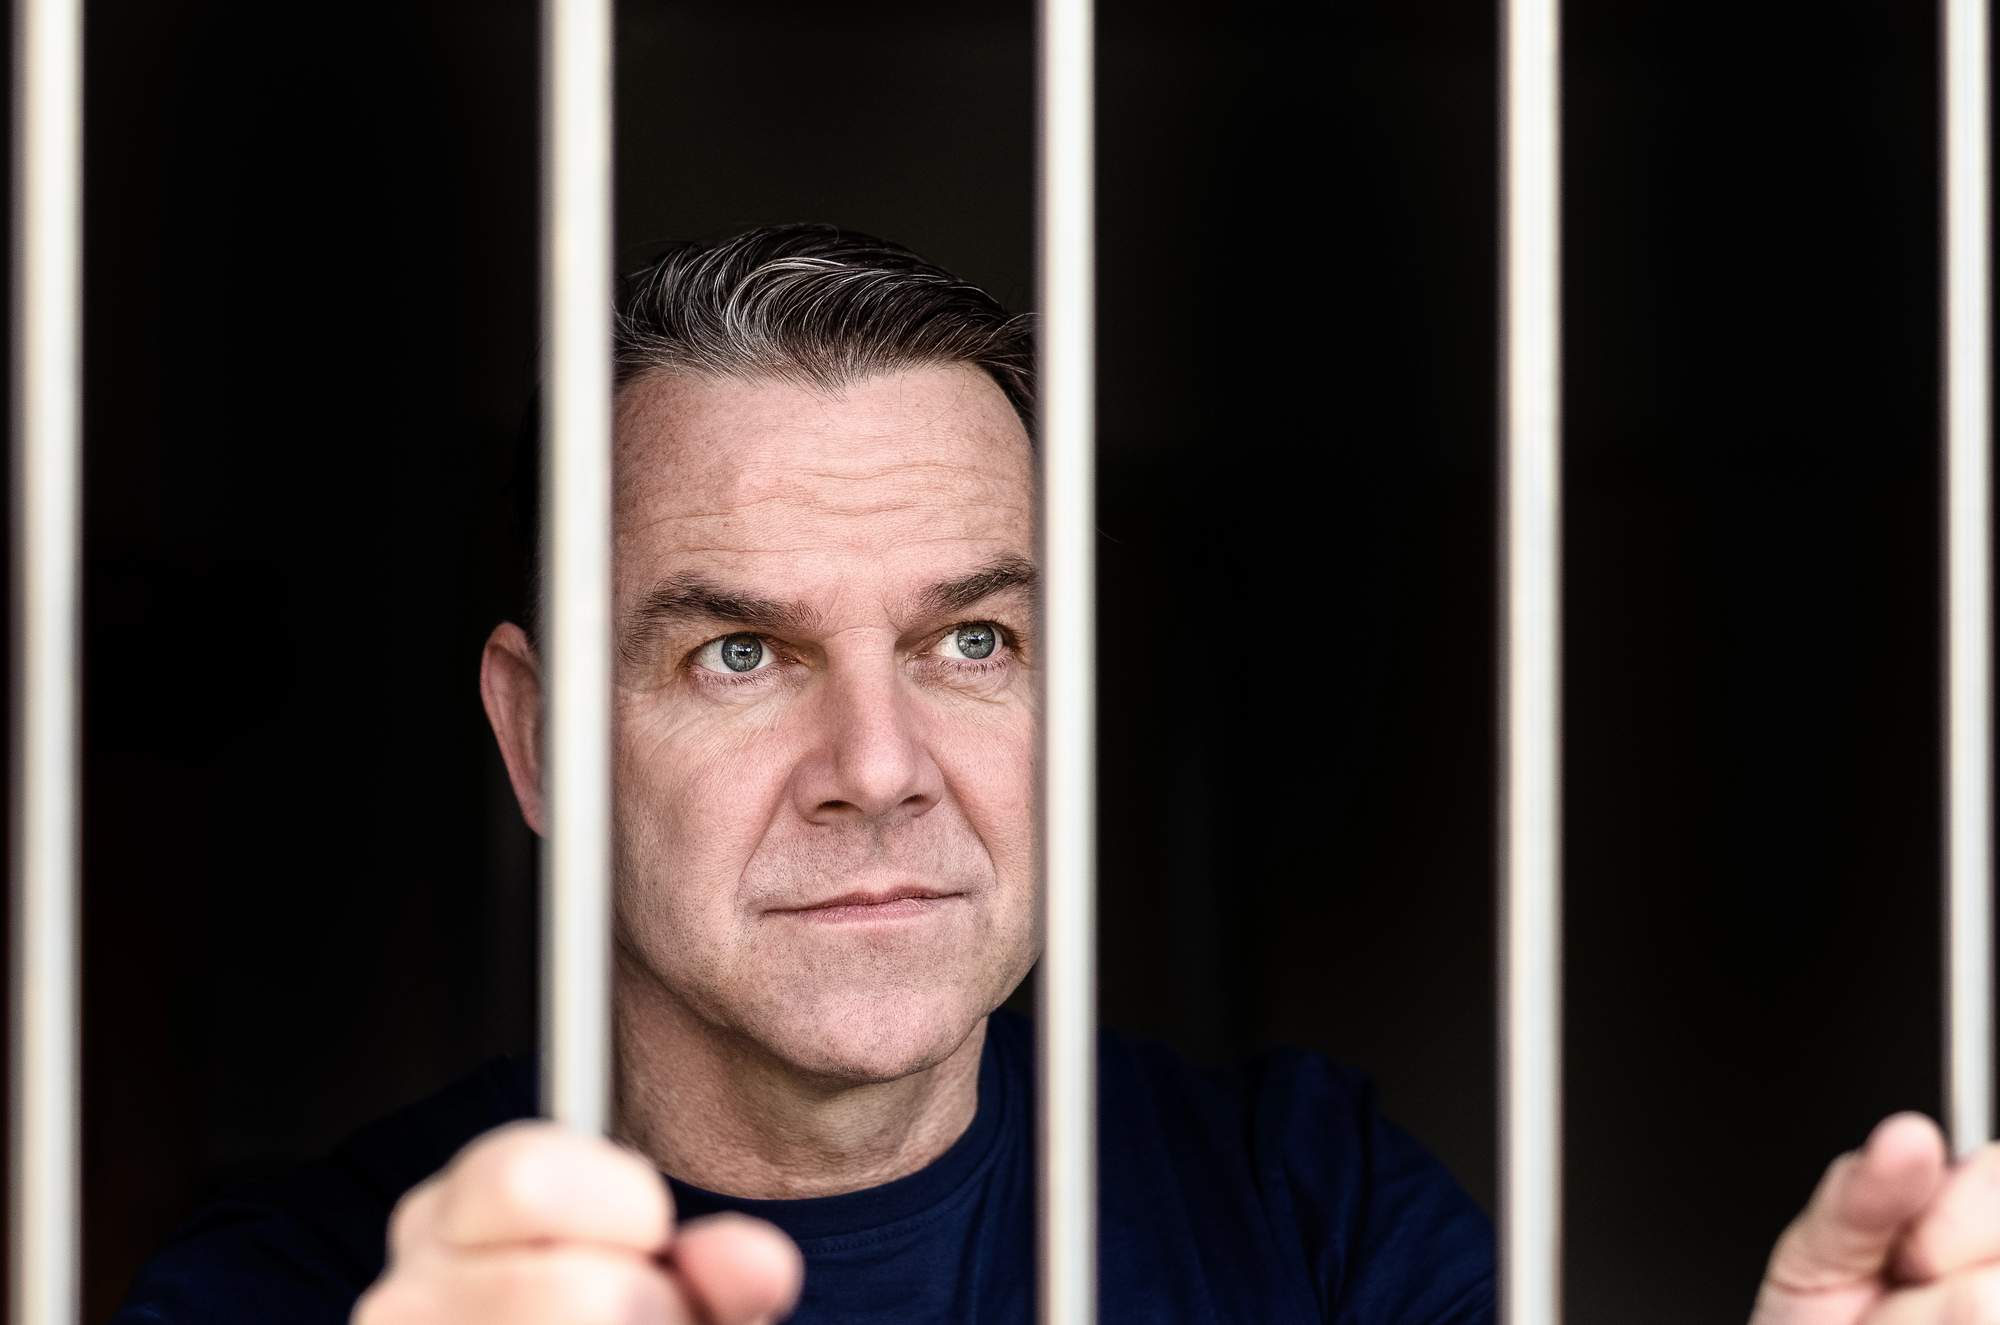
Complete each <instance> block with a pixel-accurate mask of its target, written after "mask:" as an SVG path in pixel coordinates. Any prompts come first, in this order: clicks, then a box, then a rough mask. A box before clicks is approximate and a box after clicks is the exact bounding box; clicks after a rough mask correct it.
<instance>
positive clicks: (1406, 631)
mask: <svg viewBox="0 0 2000 1325" xmlns="http://www.w3.org/2000/svg"><path fill="white" fill-rule="evenodd" d="M1567 10H1568V14H1567V17H1568V23H1569V27H1568V33H1567V41H1568V91H1567V96H1568V103H1567V132H1568V143H1567V157H1568V162H1567V164H1568V170H1569V193H1568V204H1567V219H1566V223H1567V226H1568V236H1569V267H1568V309H1567V317H1568V352H1569V391H1568V408H1569V439H1568V441H1569V448H1568V464H1569V470H1568V493H1569V503H1570V505H1569V511H1570V515H1569V525H1568V535H1567V536H1568V590H1569V595H1570V597H1569V614H1570V615H1569V641H1568V668H1569V671H1568V682H1569V690H1568V714H1567V719H1568V723H1569V749H1568V760H1569V765H1568V792H1569V830H1568V851H1569V880H1568V887H1569V912H1568V923H1569V944H1570V963H1569V987H1568V1015H1569V1030H1568V1050H1567V1052H1568V1055H1569V1058H1568V1084H1569V1099H1568V1141H1569V1170H1568V1172H1569V1185H1568V1196H1569V1214H1570V1219H1569V1293H1570V1308H1571V1312H1572V1319H1574V1320H1577V1321H1579V1322H1591V1321H1609V1320H1618V1321H1628V1322H1652V1321H1662V1322H1664V1321H1687V1320H1718V1321H1721V1320H1730V1319H1736V1318H1740V1317H1741V1316H1742V1314H1743V1313H1744V1311H1745V1310H1746V1309H1747V1306H1748V1302H1749V1296H1750V1293H1751V1291H1752V1289H1753V1287H1754V1284H1755V1280H1756V1276H1757V1271H1758V1268H1759V1266H1760V1264H1761V1261H1762V1258H1763V1256H1764V1254H1765V1252H1766V1250H1767V1249H1768V1246H1769V1243H1770V1239H1771V1238H1772V1237H1773V1236H1774V1235H1775V1233H1776V1231H1777V1229H1778V1228H1779V1227H1780V1225H1781V1224H1782V1223H1783V1222H1784V1220H1785V1219H1786V1218H1788V1217H1789V1215H1790V1213H1791V1212H1792V1211H1793V1210H1794V1209H1795V1208H1796V1207H1797V1205H1798V1204H1799V1203H1800V1201H1801V1200H1802V1199H1803V1198H1804V1196H1805V1194H1806V1192H1807V1190H1808V1189H1809V1187H1810V1185H1811V1182H1812V1180H1813V1178H1814V1177H1815V1175H1816V1173H1817V1172H1818V1170H1819V1168H1820V1166H1821V1165H1822V1164H1823V1163H1824V1162H1825V1161H1826V1159H1827V1158H1828V1157H1830V1156H1831V1155H1832V1154H1833V1153H1834V1152H1835V1151H1836V1150H1838V1149H1841V1148H1844V1147H1847V1146H1850V1145H1852V1144H1854V1143H1855V1142H1857V1141H1858V1140H1859V1139H1860V1137H1861V1136H1862V1135H1863V1134H1864V1132H1865V1130H1866V1128H1867V1127H1868V1125H1869V1124H1870V1123H1871V1122H1872V1121H1873V1120H1874V1119H1875V1118H1877V1117H1879V1116H1880V1115H1881V1114H1883V1113H1885V1112H1887V1111H1889V1110H1891V1109H1894V1108H1899V1107H1917V1108H1924V1109H1932V1110H1934V1109H1935V1108H1936V1105H1937V1096H1938V1090H1937V1075H1938V1053H1937V1038H1938V1025H1937V1012H1936V1002H1937V998H1936V990H1937V962H1936V955H1935V946H1936V941H1935V927H1936V920H1937V903H1936V872H1937V846H1936V838H1937V825H1936V817H1937V812H1936V793H1937V773H1936V763H1937V750H1936V740H1935V734H1934V727H1935V714H1936V704H1937V686H1936V667H1937V649H1936V632H1937V620H1936V616H1937V614H1936V587H1937V586H1936V533H1937V531H1936V496H1935V480H1936V462H1935V440H1934V435H1935V420H1936V339H1937V338H1936V329H1935V324H1936V319H1937V309H1936V299H1935V293H1934V285H1935V263H1936V237H1935V230H1936V224H1937V211H1936V185H1935V180H1934V168H1933V162H1934V157H1935V148H1936V133H1935V123H1934V120H1935V109H1934V108H1935V96H1936V86H1935V77H1934V72H1933V63H1934V56H1933V48H1934V40H1935V31H1934V20H1933V16H1932V7H1931V6H1929V5H1926V4H1916V3H1908V2H1907V0H1903V2H1900V3H1891V2H1890V0H1818V2H1817V3H1813V4H1806V3H1803V2H1802V0H1735V2H1734V3H1730V4H1720V3H1714V2H1713V0H1682V2H1681V3H1673V4H1670V3H1667V0H1572V2H1571V3H1570V4H1569V5H1568V6H1567ZM534 38H535V27H534V12H533V9H532V6H531V5H530V4H528V3H525V2H523V0H477V3H474V2H473V0H411V2H407V3H396V4H388V3H381V2H380V0H357V3H352V4H349V5H346V6H341V7H337V8H327V7H324V6H280V5H252V4H248V3H235V4H229V3H203V2H201V0H95V2H94V3H92V4H91V5H90V7H89V43H90V45H89V119H88V131H89V147H90V160H89V173H88V188H89V209H88V214H89V222H88V223H89V243H88V256H89V278H88V289H89V295H88V297H89V309H88V313H89V330H88V350H89V367H88V392H89V396H88V435H89V447H90V451H89V461H88V465H89V475H88V476H89V493H88V540H89V564H88V591H89V606H88V650H89V652H88V676H87V685H88V696H89V698H88V716H87V723H88V759H89V780H88V805H87V838H88V851H87V857H88V860H87V872H88V880H87V888H88V894H87V913H88V915H87V929H88V933H87V945H86V966H87V981H88V989H87V1006H86V1018H87V1031H88V1043H87V1050H86V1088H87V1098H88V1103H87V1112H86V1185H87V1194H86V1206H87V1225H88V1243H89V1246H88V1266H87V1268H88V1276H87V1277H88V1318H89V1319H91V1320H102V1319H104V1318H105V1317H106V1316H108V1314H109V1313H110V1310H111V1309H112V1307H113V1305H114V1304H115V1302H116V1299H117V1298H118V1296H119V1295H120V1294H121V1293H122V1291H123V1287H124V1284H125V1282H126V1281H127V1280H128V1279H129V1277H130V1275H131V1273H132V1271H133V1269H134V1268H135V1267H136V1265H137V1263H138V1261H139V1259H141V1258H142V1257H143V1256H144V1254H145V1251H146V1249H147V1248H148V1247H149V1246H150V1245H151V1244H152V1243H153V1242H154V1241H156V1240H157V1239H158V1238H159V1236H161V1234H162V1233H163V1232H164V1231H165V1230H166V1229H167V1228H168V1227H170V1226H171V1224H172V1223H173V1222H174V1221H175V1220H177V1219H178V1218H179V1217H180V1216H181V1215H182V1214H183V1213H185V1211H186V1210H187V1209H188V1208H189V1207H190V1205H191V1204H192V1203H193V1202H194V1201H196V1200H197V1199H198V1198H200V1197H201V1196H202V1195H204V1194H205V1193H208V1192H210V1191H212V1190H214V1189H215V1188H216V1186H217V1185H218V1184H220V1183H223V1182H225V1181H227V1180H229V1179H231V1178H233V1177H237V1176H241V1175H245V1174H254V1173H263V1172H270V1171H274V1170H278V1169H282V1168H283V1167H284V1166H285V1165H286V1164H287V1163H289V1162H292V1161H294V1160H296V1159H298V1158H300V1157H303V1156H306V1155H309V1154H312V1153H315V1152H317V1151H319V1150H320V1149H322V1148H323V1147H325V1146H326V1145H327V1144H329V1143H330V1142H331V1141H333V1140H335V1139H336V1138H337V1137H338V1136H340V1135H341V1134H342V1133H343V1132H344V1131H346V1130H347V1129H349V1128H351V1127H352V1126H354V1125H356V1124H358V1123H359V1122H361V1121H363V1120H365V1119H367V1118H369V1117H371V1116H374V1115H376V1114H378V1113H380V1112H382V1111H385V1110H387V1109H389V1108H391V1107H394V1106H395V1105H397V1104H399V1103H401V1102H403V1101H406V1100H408V1099H410V1098H413V1097H414V1096H416V1095H418V1094H421V1093H423V1092H425V1091H427V1090H429V1089H431V1088H434V1087H435V1086H437V1085H439V1084H441V1083H443V1082H444V1081H446V1080H448V1079H450V1078H451V1077H453V1076H455V1075H457V1074H459V1073H462V1072H464V1071H466V1070H468V1069H469V1068H471V1067H472V1066H474V1065H475V1064H477V1063H479V1062H480V1061H482V1060H484V1059H485V1058H487V1057H489V1056H491V1055H493V1054H496V1053H500V1052H504V1051H508V1050H513V1049H518V1048H524V1047H527V1046H528V1045H529V1044H531V1043H532V1040H533V1033H534V1028H533V1017H534V998H533V963H534V903H533V887H534V883H533V851H532V846H531V842H530V839H529V837H528V834H527V832H526V830H525V829H524V828H523V827H522V826H521V824H520V821H519V818H518V815H517V813H516V812H515V810H514V808H513V806H512V803H511V798H510V796H509V794H508V792H507V789H506V786H505V781H504V778H503V776H502V775H501V772H500V770H499V766H498V760H497V757H496V756H495V755H494V753H493V750H492V747H491V740H490V737H489V736H488V735H487V734H486V732H485V729H484V723H483V719H482V716H481V714H480V712H479V708H478V702H477V697H476V693H475V675H476V668H477V659H478V649H479V644H480V641H481V639H482V638H483V636H484V634H485V632H486V630H487V629H488V628H489V627H490V626H491V624H492V623H493V622H494V621H495V620H497V619H498V618H499V616H500V615H501V614H503V613H504V612H506V611H508V610H509V606H510V603H511V599H512V594H513V592H514V589H513V584H514V578H513V577H514V572H515V571H516V570H517V569H518V567H517V565H516V560H517V558H516V556H515V554H514V553H513V551H511V550H510V546H509V544H508V541H507V537H506V530H505V528H504V523H503V521H502V520H501V519H500V518H499V517H498V516H497V514H496V512H497V511H500V510H502V509H504V506H505V500H504V498H505V488H506V485H507V483H508V480H509V476H510V469H511V465H512V463H513V440H514V437H515V435H516V430H517V427H518V423H519V419H520V416H521V412H522V410H523V408H524V406H525V403H526V401H527V397H528V393H529V390H530V388H531V386H532V381H533V371H534V356H535V324H534V291H535V275H534V272H535V248H534V218H535V199H534V190H535V175H534V160H535V136H534V135H535V72H536V70H535V52H534ZM1100 41H1101V51H1100V60H1099V68H1100V114H1101V118H1102V134H1101V139H1100V163H1101V164H1100V173H1101V189H1102V198H1101V242H1102V255H1101V263H1102V290H1101V294H1102V301H1103V305H1102V371H1103V397H1102V475H1101V484H1102V494H1103V495H1102V500H1101V514H1100V523H1101V526H1102V529H1103V535H1104V537H1103V541H1102V545H1101V549H1100V553H1101V557H1102V589H1103V609H1102V610H1103V617H1102V630H1103V633H1102V644H1101V651H1102V657H1103V665H1102V667H1103V670H1102V691H1103V706H1104V711H1103V778H1104V788H1105V792H1104V806H1103V810H1104V858H1103V865H1104V871H1103V872H1104V879H1103V889H1104V892H1103V934H1104V939H1103V995H1102V998H1103V1010H1104V1015H1105V1018H1106V1020H1107V1021H1108V1022H1110V1023H1111V1024H1113V1025H1115V1026H1118V1027H1120V1028H1122V1029H1126V1030H1128V1031H1132V1032H1135V1033H1140V1034H1147V1035H1156V1036H1163V1037H1166V1038H1168V1039H1171V1040H1173V1041H1175V1042H1176V1043H1178V1044H1179V1045H1181V1046H1182V1048H1183V1049H1184V1050H1185V1051H1186V1052H1188V1053H1189V1054H1191V1055H1192V1056H1194V1057H1197V1058H1200V1059H1203V1060H1210V1061H1221V1060H1227V1059H1231V1058H1235V1057H1238V1056H1240V1055H1242V1054H1244V1053H1247V1052H1250V1051H1252V1050H1254V1049H1256V1048H1257V1047H1259V1046H1262V1045H1265V1044H1269V1043H1273V1042H1277V1041H1293V1042H1300V1043H1304V1044H1307V1045H1310V1046H1312V1047H1315V1048H1320V1049H1325V1050H1327V1051H1330V1052H1332V1053H1335V1054H1336V1055H1338V1056H1340V1057H1342V1058H1344V1059H1346V1060H1347V1061H1350V1062H1353V1063H1355V1064H1356V1065H1358V1066H1361V1067H1364V1068H1366V1069H1368V1070H1370V1071H1372V1072H1373V1073H1375V1074H1376V1075H1377V1077H1378V1079H1379V1080H1380V1082H1381V1085H1382V1092H1383V1097H1384V1100H1385V1102H1386V1107H1387V1108H1388V1110H1389V1111H1390V1112H1391V1114H1392V1115H1394V1116H1396V1117H1398V1118H1400V1119H1401V1120H1403V1121H1404V1122H1405V1123H1406V1124H1408V1125H1409V1126H1410V1127H1412V1128H1413V1129H1414V1130H1415V1131H1416V1132H1417V1133H1418V1134H1419V1135H1420V1136H1421V1137H1422V1138H1423V1139H1424V1140H1426V1141H1427V1142H1428V1143H1429V1144H1431V1145H1432V1146H1433V1147H1434V1148H1435V1149H1436V1150H1437V1151H1438V1152H1439V1153H1440V1154H1442V1155H1443V1156H1444V1158H1445V1159H1446V1160H1447V1161H1448V1162H1449V1163H1450V1164H1451V1165H1452V1167H1453V1168H1454V1169H1455V1170H1456V1172H1457V1173H1458V1174H1459V1175H1460V1177H1461V1178H1462V1179H1463V1181H1464V1182H1465V1183H1466V1185H1467V1186H1468V1187H1469V1188H1470V1189H1471V1190H1472V1191H1473V1192H1474V1193H1475V1194H1477V1195H1478V1196H1479V1197H1480V1198H1481V1199H1482V1200H1486V1201H1488V1202H1489V1203H1490V1200H1491V1196H1492V1190H1493V1140H1492V1132H1493V1114H1492V1106H1491V1093H1492V1083H1493V1067H1492V1054H1493V1037H1492V1029H1491V1022H1492V1000H1491V994H1490V984H1491V976H1492V958H1491V913H1490V901H1489V897H1490V883H1491V873H1492V870H1491V865H1492V861H1491V850H1490V845H1489V836H1490V820H1491V805H1492V777H1491V766H1492V755H1493V751H1492V737H1491V732H1492V707H1491V684H1492V667H1491V657H1492V594H1493V586H1492V573H1493V562H1492V553H1491V547H1492V536H1493V529H1492V495H1491V481H1492V460H1491V455H1492V441H1493V411H1492V401H1493V351H1492V341H1493V329H1494V325H1495V302H1494V300H1495V272H1494V252H1495V244H1496V239H1495V229H1496V227H1495V210H1494V199H1495V177H1494V166H1493V161H1494V146H1495V139H1496V124H1495V118H1494V100H1495V86H1494V67H1495V50H1494V13H1493V10H1492V7H1491V6H1490V5H1489V4H1486V3H1475V2H1474V0H1343V2H1342V3H1340V4H1336V5H1332V6H1326V5H1311V6H1308V5H1303V4H1292V5H1283V4H1268V3H1256V2H1255V0H1250V2H1239V3H1236V4H1230V5H1216V4H1202V5H1195V4H1189V3H1170V2H1156V3H1147V4H1138V3H1130V2H1128V0H1110V2H1108V3H1106V4H1105V5H1104V6H1103V13H1102V19H1101V24H1100ZM619 42H620V47H619V49H620V54H619V69H618V76H619V80H620V91H619V116H620V121H619V134H620V137H619V152H618V159H619V172H620V204H619V240H620V245H621V261H623V262H624V263H625V264H626V265H628V266H629V265H634V264H636V263H638V262H639V261H642V260H643V259H644V258H645V256H646V255H647V253H648V252H649V251H650V248H649V246H650V245H652V244H655V243H657V242H658V241H661V240H666V239H673V238H681V237H689V236H716V235H721V234H726V233H729V232H731V231H732V230H735V229H738V228H741V227H743V226H747V225H751V224H755V223H760V222H768V221H779V220H794V219H811V220H826V221H832V222H836V223H838V224H841V225H845V226H850V227H854V228H858V229H864V230H869V231H874V232H876V233H880V234H883V235H886V236H889V237H891V238H895V239H898V240H901V241H903V242H906V243H908V244H911V245H912V246H914V247H916V248H918V249H919V250H920V251H922V252H924V253H926V254H927V255H929V256H931V257H932V258H933V259H935V260H936V261H938V262H940V263H943V264H944V265H946V266H948V267H951V268H953V269H954V270H956V271H958V272H959V273H960V274H962V275H964V276H967V277H969V278H971V279H973V280H976V281H978V282H980V283H982V284H985V285H986V286H988V287H989V288H990V289H992V290H993V291H994V292H995V293H996V294H998V295H1000V296H1001V297H1002V298H1004V299H1005V300H1007V301H1008V302H1009V303H1010V304H1011V305H1012V306H1014V307H1017V308H1019V307H1025V306H1027V303H1028V299H1029V292H1030V287H1031V272H1032V253H1031V205H1032V196H1031V168H1032V158H1031V132H1032V99H1031V98H1032V55H1033V47H1032V35H1031V28H1030V12H1029V7H1028V5H1027V4H1026V3H1023V2H1021V0H1007V2H1005V3H1001V2H997V0H957V2H956V3H952V4H948V5H947V4H929V5H920V4H911V3H887V2H879V0H878V2H876V3H849V4H844V5H839V6H824V5H806V4H795V3H787V2H781V0H774V2H773V3H766V4H763V5H757V6H750V5H741V4H728V3H722V2H721V0H701V2H700V3H680V4H674V3H665V2H664V0H628V2H627V3H625V4H624V5H622V7H621V11H620V32H619Z"/></svg>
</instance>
